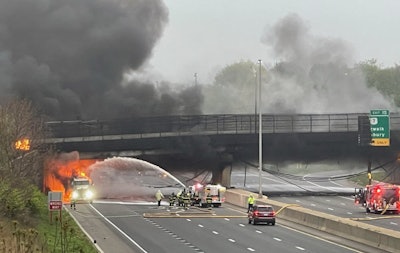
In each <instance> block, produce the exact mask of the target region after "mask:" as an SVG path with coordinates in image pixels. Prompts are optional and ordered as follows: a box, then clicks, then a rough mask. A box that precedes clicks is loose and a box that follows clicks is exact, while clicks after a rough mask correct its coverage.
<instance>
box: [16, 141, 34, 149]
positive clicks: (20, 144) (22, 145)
mask: <svg viewBox="0 0 400 253" xmlns="http://www.w3.org/2000/svg"><path fill="white" fill-rule="evenodd" d="M15 149H18V150H23V151H29V150H30V149H31V140H29V139H28V138H24V139H21V140H18V141H16V142H15Z"/></svg>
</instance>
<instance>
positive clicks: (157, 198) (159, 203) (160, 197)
mask: <svg viewBox="0 0 400 253" xmlns="http://www.w3.org/2000/svg"><path fill="white" fill-rule="evenodd" d="M163 198H164V195H163V194H162V192H161V191H160V190H158V191H157V192H156V200H157V205H158V206H161V200H162V199H163Z"/></svg>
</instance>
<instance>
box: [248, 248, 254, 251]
mask: <svg viewBox="0 0 400 253" xmlns="http://www.w3.org/2000/svg"><path fill="white" fill-rule="evenodd" d="M247 250H248V251H256V250H255V249H252V248H247Z"/></svg>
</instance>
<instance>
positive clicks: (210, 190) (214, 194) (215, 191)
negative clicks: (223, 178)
mask: <svg viewBox="0 0 400 253" xmlns="http://www.w3.org/2000/svg"><path fill="white" fill-rule="evenodd" d="M225 192H226V188H225V187H223V186H221V185H219V184H218V185H213V184H208V185H206V186H204V187H203V189H202V191H200V192H199V197H200V204H199V205H200V207H206V206H207V196H208V195H210V197H211V206H212V207H220V206H221V205H222V203H224V202H225Z"/></svg>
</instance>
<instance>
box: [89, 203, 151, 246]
mask: <svg viewBox="0 0 400 253" xmlns="http://www.w3.org/2000/svg"><path fill="white" fill-rule="evenodd" d="M90 207H91V208H93V210H95V211H96V212H97V214H98V215H100V216H101V217H102V218H103V219H104V220H105V221H107V222H108V223H109V224H110V225H111V226H113V227H114V228H115V229H116V230H118V232H120V233H121V234H122V235H123V236H125V238H126V239H128V240H129V241H130V242H132V243H133V244H135V246H136V247H137V248H138V249H140V250H141V251H142V252H143V253H147V251H146V250H145V249H144V248H142V246H140V245H139V244H138V243H137V242H135V241H134V240H133V239H132V238H130V237H129V236H128V235H127V234H126V233H125V232H124V231H122V230H121V229H120V228H119V227H117V226H116V225H115V224H114V223H112V222H111V221H110V220H109V219H107V218H106V217H105V216H104V215H103V214H101V213H100V212H99V211H98V210H97V209H96V208H94V206H92V205H90Z"/></svg>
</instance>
